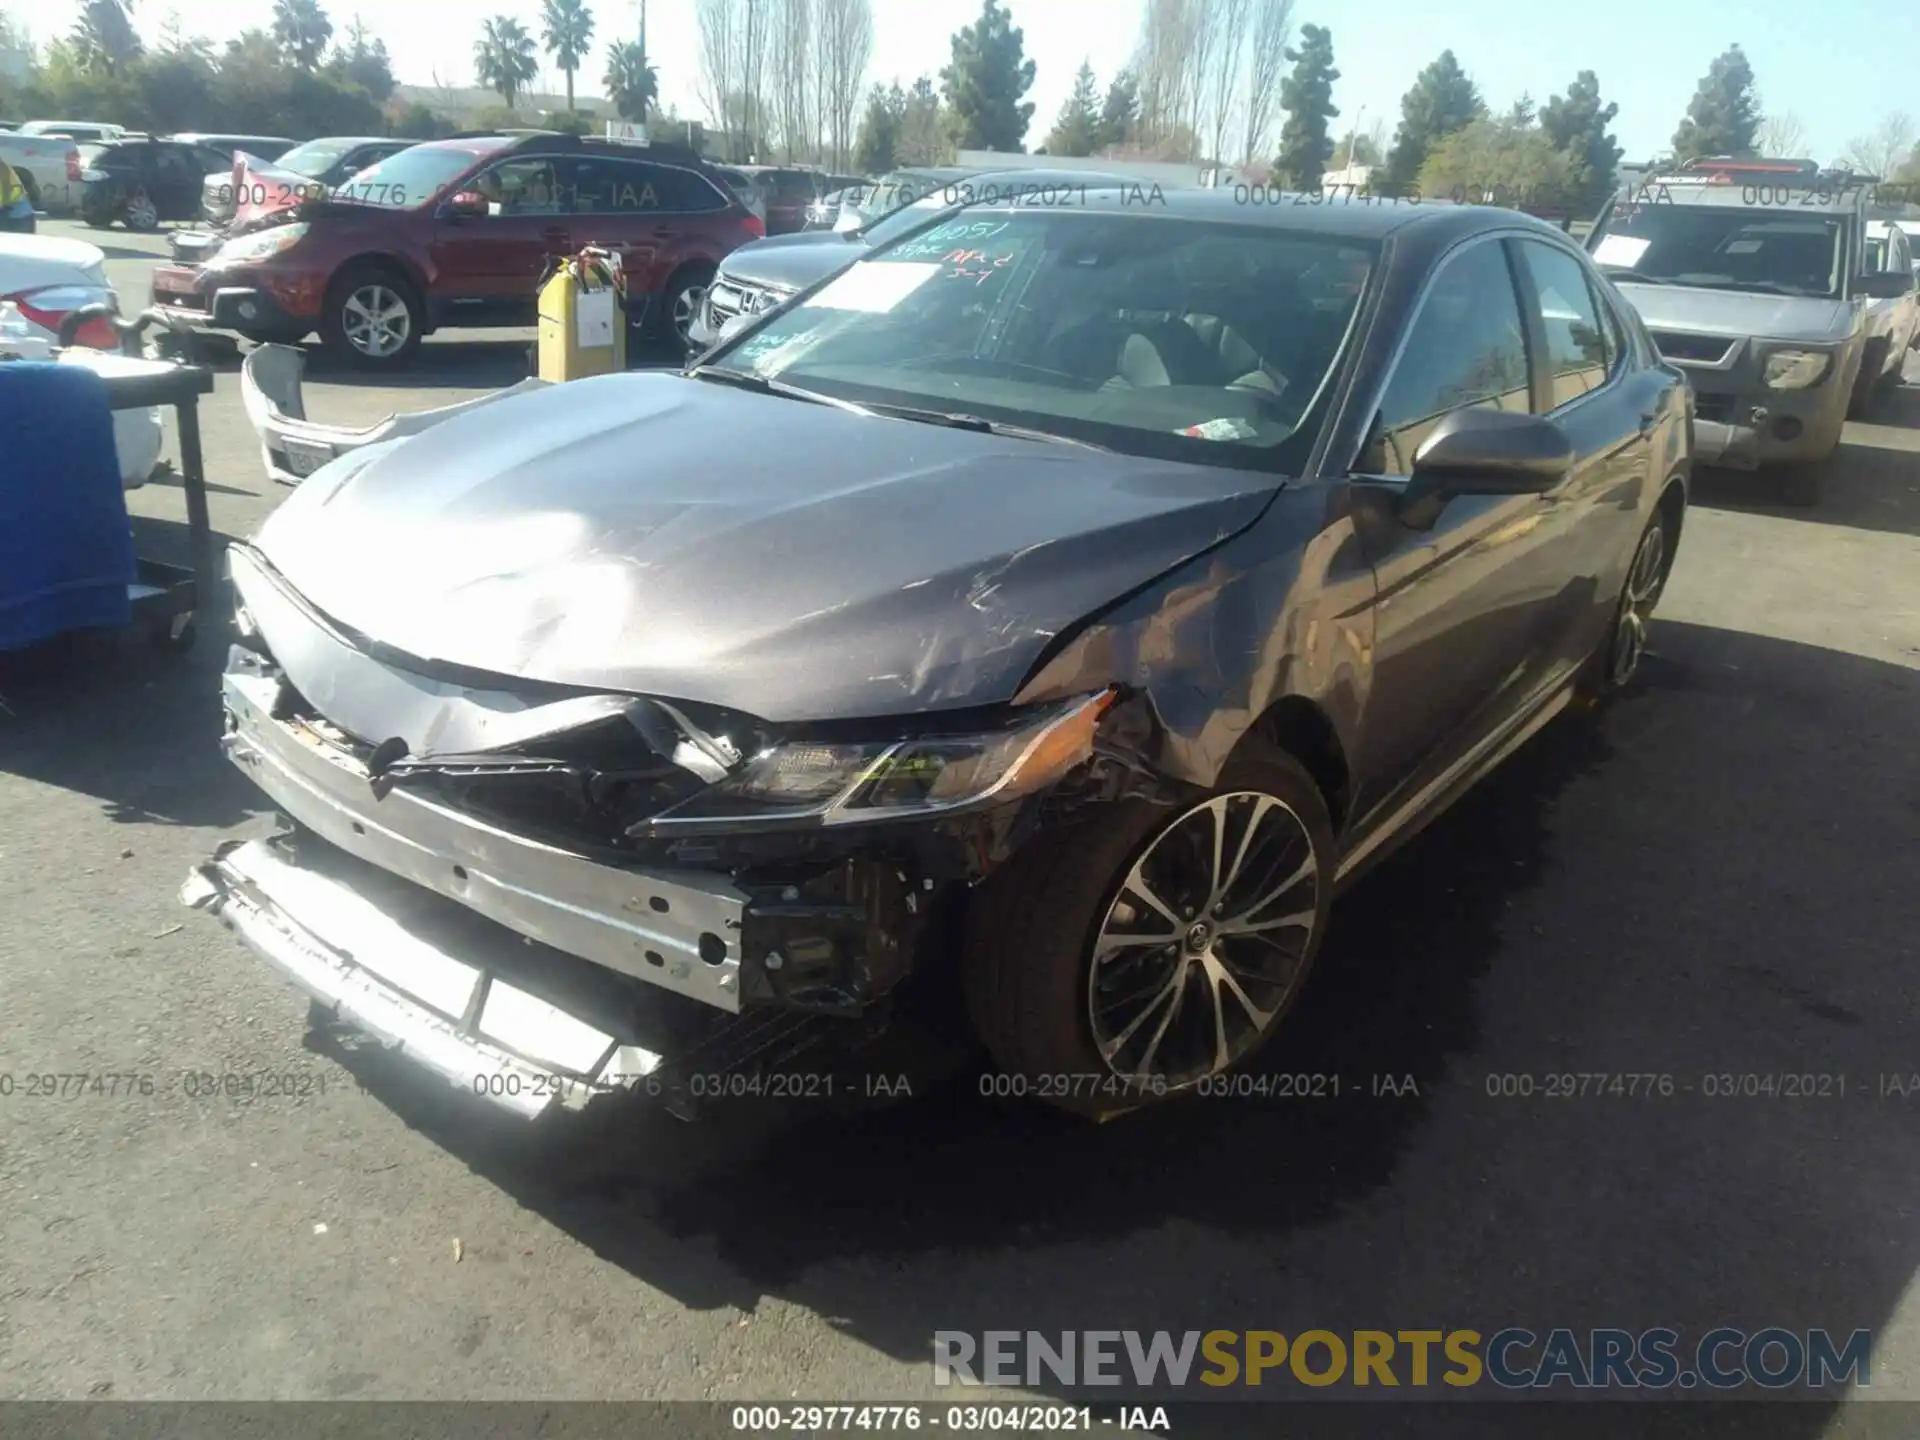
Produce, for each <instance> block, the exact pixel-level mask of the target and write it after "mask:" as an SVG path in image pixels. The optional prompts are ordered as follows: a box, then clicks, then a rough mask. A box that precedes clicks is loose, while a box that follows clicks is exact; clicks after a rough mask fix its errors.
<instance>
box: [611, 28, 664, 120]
mask: <svg viewBox="0 0 1920 1440" xmlns="http://www.w3.org/2000/svg"><path fill="white" fill-rule="evenodd" d="M600 83H601V84H603V85H605V86H606V87H607V95H608V96H609V97H610V98H611V99H612V101H613V108H614V109H615V110H618V111H619V112H620V118H621V119H622V120H645V119H646V118H647V112H648V111H649V110H651V109H652V108H653V102H654V101H656V100H658V99H659V98H660V76H659V74H658V73H657V72H656V71H655V70H654V68H653V66H652V65H650V64H648V63H647V47H646V46H644V45H642V44H639V43H638V42H636V41H633V40H626V41H619V42H616V43H614V44H612V45H609V46H608V47H607V73H606V75H605V77H604V78H603V79H602V80H601V82H600Z"/></svg>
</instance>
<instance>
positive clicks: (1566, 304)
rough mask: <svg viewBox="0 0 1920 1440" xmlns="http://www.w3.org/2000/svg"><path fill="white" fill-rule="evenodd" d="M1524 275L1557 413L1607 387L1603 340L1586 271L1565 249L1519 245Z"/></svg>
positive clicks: (1550, 405) (1526, 242)
mask: <svg viewBox="0 0 1920 1440" xmlns="http://www.w3.org/2000/svg"><path fill="white" fill-rule="evenodd" d="M1520 254H1521V255H1522V257H1524V259H1525V261H1526V266H1527V273H1528V275H1529V276H1531V277H1532V280H1533V289H1534V294H1535V296H1536V297H1537V299H1538V302H1539V306H1540V324H1541V328H1542V329H1543V330H1544V331H1545V332H1546V337H1547V366H1548V369H1549V371H1550V373H1551V375H1552V377H1553V380H1552V383H1553V391H1552V394H1551V396H1550V397H1549V400H1548V405H1547V408H1548V409H1549V410H1558V409H1559V408H1560V407H1561V406H1562V405H1566V404H1569V403H1571V402H1572V401H1574V400H1577V399H1579V398H1580V397H1581V396H1582V395H1584V394H1586V393H1587V392H1588V391H1589V390H1595V389H1598V388H1599V387H1600V386H1602V385H1604V384H1606V383H1607V373H1608V370H1609V363H1608V359H1607V342H1606V336H1605V335H1604V334H1603V333H1602V331H1601V327H1600V315H1599V312H1598V311H1597V310H1596V309H1595V308H1594V302H1593V293H1592V291H1591V290H1589V289H1588V288H1587V272H1586V268H1585V267H1584V266H1583V265H1581V263H1580V262H1579V261H1578V260H1576V259H1575V258H1574V257H1573V256H1571V255H1569V254H1567V253H1566V252H1565V251H1564V250H1559V249H1556V248H1554V247H1553V246H1550V245H1542V244H1540V243H1539V242H1538V241H1534V240H1523V241H1521V242H1520Z"/></svg>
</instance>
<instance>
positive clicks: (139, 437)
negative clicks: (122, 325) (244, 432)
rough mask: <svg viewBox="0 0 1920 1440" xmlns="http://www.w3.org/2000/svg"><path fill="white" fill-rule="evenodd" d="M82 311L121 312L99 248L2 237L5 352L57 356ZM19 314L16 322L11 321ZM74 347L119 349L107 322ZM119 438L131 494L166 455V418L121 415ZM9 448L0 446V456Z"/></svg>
mask: <svg viewBox="0 0 1920 1440" xmlns="http://www.w3.org/2000/svg"><path fill="white" fill-rule="evenodd" d="M83 305H110V306H112V307H113V308H114V309H115V310H118V309H119V308H120V297H119V296H118V295H116V294H115V293H114V290H113V287H112V286H111V285H109V284H108V283H107V257H106V255H105V253H104V252H102V251H101V249H100V247H99V246H98V245H89V244H87V243H86V242H85V241H84V240H64V239H59V238H57V237H55V236H52V235H0V314H4V315H6V316H8V319H7V321H6V323H5V324H4V326H0V332H3V333H0V350H11V351H12V352H13V353H17V354H20V355H21V357H22V358H23V359H29V360H44V359H49V358H51V356H52V351H53V347H54V344H55V342H56V341H57V340H58V338H59V334H60V326H61V323H62V322H63V321H64V320H65V319H66V318H67V316H68V315H70V314H71V313H72V312H74V311H75V310H78V309H80V308H81V307H82V306H83ZM9 307H10V308H9ZM15 314H17V316H18V318H17V319H14V318H12V317H13V316H14V315H15ZM74 343H75V345H76V346H79V347H90V348H92V349H95V350H118V349H119V347H120V334H119V332H118V331H117V330H115V329H114V328H113V326H112V325H111V324H109V323H108V322H107V321H106V320H103V319H95V320H89V321H87V322H86V323H85V324H83V325H82V326H81V327H80V328H79V330H78V332H77V333H76V334H75V337H74ZM103 358H104V357H103ZM113 435H114V445H115V448H116V450H117V451H118V454H119V458H120V466H121V471H120V479H121V483H122V484H124V485H126V486H127V487H128V488H130V489H131V488H133V487H135V486H138V485H141V484H144V483H145V481H146V479H147V477H148V476H149V475H150V474H152V473H153V467H154V464H155V462H156V461H157V460H158V459H159V457H160V436H161V423H160V412H159V411H158V410H157V409H140V410H119V411H115V412H114V417H113ZM4 450H5V445H4V442H3V441H0V453H4Z"/></svg>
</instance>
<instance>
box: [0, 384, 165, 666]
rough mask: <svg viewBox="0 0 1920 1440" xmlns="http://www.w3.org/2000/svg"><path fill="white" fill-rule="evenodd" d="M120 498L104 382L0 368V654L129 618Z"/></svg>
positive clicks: (128, 538)
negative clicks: (3, 651)
mask: <svg viewBox="0 0 1920 1440" xmlns="http://www.w3.org/2000/svg"><path fill="white" fill-rule="evenodd" d="M134 575H135V568H134V559H133V535H132V533H131V531H130V529H129V527H128V522H127V499H126V492H125V491H124V490H123V489H122V488H121V481H120V461H119V456H118V452H117V451H116V450H115V448H114V440H113V412H112V410H111V409H109V408H108V405H107V389H106V385H105V383H104V382H103V381H102V380H101V378H100V377H99V376H98V375H97V374H95V373H94V372H93V371H92V370H89V369H87V368H86V367H85V366H83V365H56V364H42V363H37V362H32V361H21V360H16V361H9V362H6V363H4V364H0V650H15V649H19V648H21V647H22V646H26V645H32V644H35V643H37V642H38V641H41V640H46V639H49V638H51V637H52V636H55V635H58V634H61V633H62V632H64V631H67V630H79V629H84V628H88V627H91V626H97V625H125V624H126V623H127V622H128V620H129V619H131V618H132V616H131V612H130V609H129V605H128V600H127V586H128V585H129V584H131V583H132V581H133V579H134Z"/></svg>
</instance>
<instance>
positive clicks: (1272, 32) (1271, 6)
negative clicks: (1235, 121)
mask: <svg viewBox="0 0 1920 1440" xmlns="http://www.w3.org/2000/svg"><path fill="white" fill-rule="evenodd" d="M1252 3H1253V34H1252V36H1251V38H1250V41H1249V45H1248V51H1247V103H1246V109H1245V112H1244V113H1245V116H1246V122H1247V123H1246V131H1245V139H1244V141H1243V143H1242V144H1241V146H1240V159H1241V161H1242V163H1244V164H1249V165H1250V164H1252V163H1253V162H1254V161H1255V160H1257V159H1259V158H1260V157H1261V156H1263V155H1265V154H1266V153H1267V152H1268V150H1269V149H1270V148H1271V145H1272V140H1273V122H1274V121H1275V120H1276V119H1278V118H1279V115H1280V81H1281V80H1282V78H1284V76H1285V75H1286V71H1287V42H1288V41H1289V40H1291V39H1292V38H1293V0H1252Z"/></svg>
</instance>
